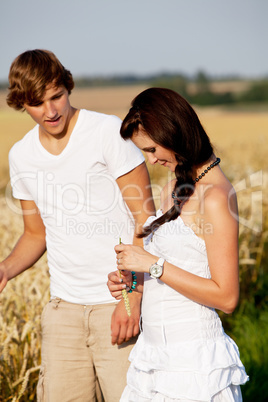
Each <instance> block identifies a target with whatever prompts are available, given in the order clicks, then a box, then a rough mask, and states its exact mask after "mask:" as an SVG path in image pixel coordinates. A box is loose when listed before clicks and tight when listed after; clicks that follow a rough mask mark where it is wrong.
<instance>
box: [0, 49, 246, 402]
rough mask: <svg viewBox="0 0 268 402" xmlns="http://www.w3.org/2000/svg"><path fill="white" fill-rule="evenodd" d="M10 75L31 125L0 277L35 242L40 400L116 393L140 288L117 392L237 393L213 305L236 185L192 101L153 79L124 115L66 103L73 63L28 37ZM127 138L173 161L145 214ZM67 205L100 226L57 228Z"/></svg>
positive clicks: (26, 263)
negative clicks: (84, 231)
mask: <svg viewBox="0 0 268 402" xmlns="http://www.w3.org/2000/svg"><path fill="white" fill-rule="evenodd" d="M9 81H10V87H9V94H8V98H7V103H8V104H9V106H11V107H13V108H15V109H17V110H26V112H27V113H28V114H29V115H30V116H31V118H32V119H33V120H34V121H35V122H36V123H37V125H36V126H35V127H34V128H33V130H31V131H30V132H29V133H28V134H27V135H26V136H25V137H24V138H23V139H22V140H21V141H19V142H18V143H17V144H15V145H14V146H13V148H12V149H11V151H10V155H9V162H10V175H11V184H12V188H13V195H14V197H15V198H18V199H20V202H21V206H22V211H23V220H24V232H23V234H22V236H21V237H20V239H19V240H18V243H17V244H16V246H15V248H14V250H13V251H12V253H11V254H10V255H9V256H8V257H7V258H6V259H5V260H4V261H3V262H2V263H1V264H0V291H2V290H3V289H4V288H5V286H6V284H7V282H8V280H10V279H12V278H13V277H15V276H17V275H19V274H20V273H21V272H23V271H25V270H26V269H27V268H29V267H30V266H32V265H33V264H34V263H35V262H36V261H37V260H38V259H39V258H40V257H41V255H42V254H43V253H44V252H45V251H47V258H48V265H49V271H50V279H51V287H50V291H51V300H50V302H49V303H48V304H47V305H46V306H45V308H44V311H43V314H42V363H41V370H40V377H39V383H38V389H37V394H38V400H39V401H57V402H58V401H59V400H61V401H63V402H64V401H81V402H82V401H83V402H86V401H94V400H102V398H104V400H105V401H106V402H116V401H118V400H119V399H120V396H121V394H122V391H123V389H124V387H125V377H126V371H127V369H128V360H127V358H128V355H129V353H130V351H131V350H132V347H133V344H134V343H135V336H136V335H137V334H138V332H139V310H140V301H141V294H142V293H141V292H143V302H142V333H141V335H140V337H139V339H138V342H137V344H136V346H135V348H134V349H133V351H132V352H131V355H130V358H131V360H132V363H131V366H130V368H129V371H128V385H127V387H126V388H125V390H124V393H123V395H122V400H123V401H132V400H133V401H135V402H136V401H139V400H140V401H151V400H155V401H169V400H170V401H174V400H178V401H179V400H188V401H191V400H192V401H193V400H199V401H207V400H214V401H217V400H228V401H232V400H234V401H237V400H241V395H240V388H239V384H242V383H244V382H246V380H247V376H246V374H245V371H244V368H243V365H242V363H241V362H240V360H239V355H238V350H237V347H236V345H235V344H234V343H233V342H232V341H231V339H230V338H228V337H227V336H226V335H225V333H224V332H223V329H222V327H221V322H220V320H219V318H218V316H217V314H216V313H215V311H214V308H217V309H221V310H223V311H225V312H227V313H228V312H231V311H233V309H234V308H235V306H236V304H237V301H238V293H239V289H238V287H239V284H238V262H237V260H238V251H237V231H238V228H237V221H236V220H235V219H234V218H233V215H232V214H231V213H230V210H229V205H230V208H231V209H232V211H233V212H234V213H235V214H236V199H235V195H234V193H233V191H232V187H231V185H230V184H229V182H228V181H227V179H226V178H225V176H224V175H223V173H222V171H221V169H220V167H219V165H218V164H219V159H217V158H216V157H215V156H214V154H213V149H212V147H211V145H210V142H209V139H208V137H207V135H206V133H205V132H204V130H203V128H202V126H201V124H200V122H199V120H198V118H197V116H196V114H195V112H194V111H193V109H192V108H191V107H190V105H189V104H188V103H187V102H186V101H185V100H184V99H183V98H182V97H180V96H179V95H178V94H176V93H175V92H172V91H170V90H165V89H157V88H152V89H149V90H147V91H144V92H143V93H141V94H140V95H138V96H137V97H136V98H135V100H134V101H133V104H132V108H131V109H130V112H129V113H128V115H127V116H126V118H125V119H124V121H123V124H122V126H121V121H120V120H119V119H118V118H116V117H114V116H106V115H103V114H100V113H95V112H91V111H86V110H77V109H75V108H74V107H72V106H71V104H70V101H69V95H70V93H71V91H72V89H73V86H74V83H73V79H72V75H71V73H70V72H69V71H68V70H66V69H65V68H64V66H62V64H61V63H60V62H59V60H58V59H57V58H56V56H55V55H54V54H53V53H51V52H49V51H44V50H38V49H37V50H33V51H27V52H24V53H23V54H21V55H19V56H18V57H17V58H16V59H15V60H14V62H13V63H12V65H11V68H10V74H9ZM120 127H121V128H120ZM120 130H121V136H122V137H123V138H121V137H120V135H119V131H120ZM125 139H126V141H125ZM129 139H131V140H132V141H130V140H129ZM139 148H140V149H141V150H143V151H144V152H145V153H146V154H147V155H148V159H149V161H150V162H151V163H157V162H158V163H160V164H162V165H164V166H166V167H168V168H170V170H172V171H174V172H175V176H176V179H175V180H174V181H173V182H172V183H169V184H168V185H167V186H166V187H165V188H164V189H163V192H162V205H161V210H160V211H158V213H157V217H155V215H154V204H153V201H152V194H151V190H150V185H149V178H148V172H147V169H146V165H145V163H144V158H143V155H142V153H141V152H140V150H139ZM40 177H42V186H43V187H42V188H43V189H45V190H46V191H40V183H39V182H38V179H40ZM230 194H231V197H229V195H230ZM228 203H229V204H228ZM70 219H72V222H75V223H76V225H79V224H81V223H85V222H87V223H89V224H94V223H95V222H98V223H99V225H102V226H103V230H99V231H98V233H96V235H95V236H94V237H91V238H90V239H89V238H88V236H85V235H84V236H83V235H81V234H80V235H79V234H78V232H77V231H69V232H68V233H67V230H66V228H67V226H68V224H69V222H70ZM107 222H109V223H110V224H112V225H114V226H115V227H118V228H119V227H120V229H121V232H120V235H121V237H122V239H123V241H124V243H125V244H122V245H118V246H116V243H117V238H115V235H114V233H112V232H111V231H107V230H105V227H106V226H107V225H106V224H107ZM145 222H146V225H145V226H144V224H145ZM99 227H101V226H99ZM110 227H111V226H110ZM143 227H144V229H142V228H143ZM122 228H123V229H122ZM142 237H144V244H145V248H144V249H143V247H141V246H142V241H143V239H142ZM132 243H133V246H131V245H126V244H132ZM114 247H115V249H116V252H117V261H118V268H119V269H120V271H121V270H123V272H122V273H121V275H122V277H120V276H119V275H118V272H117V271H116V273H110V274H109V281H108V286H109V290H110V292H111V294H110V293H109V291H108V288H107V286H106V280H107V279H106V278H107V275H108V273H109V272H111V271H112V267H113V265H114V251H113V248H114ZM130 271H135V272H136V276H137V284H133V281H132V275H131V274H128V272H130ZM149 274H150V275H151V276H149ZM143 277H144V281H143ZM121 280H123V283H122V282H121ZM135 282H136V281H135ZM135 285H136V286H135ZM127 286H128V287H132V289H133V288H135V289H134V291H133V292H131V293H129V300H130V308H131V316H130V317H128V315H127V312H126V310H125V306H124V303H123V301H122V300H120V301H119V303H116V304H115V299H120V298H121V290H122V289H123V288H126V287H127ZM112 296H113V297H112ZM110 326H111V328H112V342H111V334H110ZM224 398H225V399H224Z"/></svg>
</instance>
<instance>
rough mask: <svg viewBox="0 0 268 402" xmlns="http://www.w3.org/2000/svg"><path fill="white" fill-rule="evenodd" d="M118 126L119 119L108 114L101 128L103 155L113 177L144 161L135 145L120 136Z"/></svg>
mask: <svg viewBox="0 0 268 402" xmlns="http://www.w3.org/2000/svg"><path fill="white" fill-rule="evenodd" d="M120 127H121V120H120V119H119V118H117V117H116V116H109V118H107V121H106V122H105V124H104V125H103V128H102V134H103V137H102V140H103V144H102V145H103V146H102V149H103V157H104V160H105V162H106V164H107V167H108V170H109V172H110V173H111V175H112V176H113V177H114V179H117V178H118V177H120V176H123V175H124V174H126V173H128V172H130V171H131V170H133V169H134V168H135V167H137V166H139V165H140V164H141V163H143V162H144V156H143V154H142V152H141V151H140V150H139V149H138V148H137V147H136V145H135V144H134V143H133V142H132V141H131V140H124V139H123V138H122V137H121V135H120Z"/></svg>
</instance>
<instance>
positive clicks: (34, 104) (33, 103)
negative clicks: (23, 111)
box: [29, 102, 43, 107]
mask: <svg viewBox="0 0 268 402" xmlns="http://www.w3.org/2000/svg"><path fill="white" fill-rule="evenodd" d="M42 103H43V102H31V103H29V106H34V107H37V106H41V105H42Z"/></svg>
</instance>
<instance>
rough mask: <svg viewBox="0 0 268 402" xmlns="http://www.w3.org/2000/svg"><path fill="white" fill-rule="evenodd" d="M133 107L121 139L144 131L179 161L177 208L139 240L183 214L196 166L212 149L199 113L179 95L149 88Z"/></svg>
mask: <svg viewBox="0 0 268 402" xmlns="http://www.w3.org/2000/svg"><path fill="white" fill-rule="evenodd" d="M131 105H132V107H131V109H130V110H129V112H128V114H127V115H126V117H125V118H124V120H123V123H122V126H121V130H120V134H121V136H122V138H124V139H128V138H132V136H133V134H135V133H136V132H137V131H138V130H139V129H140V128H142V129H143V130H144V131H145V132H146V134H147V135H148V136H149V137H150V138H151V139H152V140H153V141H154V142H155V143H157V144H159V145H161V146H162V147H164V148H166V149H169V150H171V151H173V152H174V153H175V158H176V160H177V162H178V164H177V166H176V168H175V176H176V179H177V181H176V183H175V187H174V195H175V199H174V205H173V206H172V207H171V209H169V210H168V211H167V212H166V213H165V214H164V215H162V216H161V217H160V218H158V219H156V220H155V221H154V222H153V223H152V224H151V225H149V226H147V227H145V228H144V229H143V232H142V233H141V234H140V235H139V237H144V236H147V235H149V234H150V233H151V232H153V231H155V230H156V229H157V228H158V227H159V226H161V225H162V224H163V223H165V222H169V221H171V220H174V219H176V218H177V217H178V216H179V215H180V213H181V209H182V206H183V205H184V204H185V202H186V201H187V200H188V199H189V197H190V196H191V195H192V194H193V192H194V186H195V183H194V182H193V175H194V174H195V170H196V167H198V166H199V165H202V164H204V163H205V162H206V161H207V160H208V159H209V158H210V157H211V156H212V154H213V147H212V145H211V143H210V140H209V137H208V136H207V134H206V132H205V130H204V128H203V127H202V124H201V123H200V121H199V118H198V116H197V114H196V113H195V111H194V110H193V108H192V107H191V105H189V103H188V102H187V101H186V100H185V99H184V98H183V97H182V96H180V95H179V94H178V93H177V92H174V91H172V90H170V89H164V88H149V89H147V90H145V91H143V92H141V93H140V94H139V95H138V96H137V97H136V98H134V100H133V101H132V103H131Z"/></svg>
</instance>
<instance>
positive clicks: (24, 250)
mask: <svg viewBox="0 0 268 402" xmlns="http://www.w3.org/2000/svg"><path fill="white" fill-rule="evenodd" d="M21 207H22V212H23V221H24V232H23V234H22V236H21V237H20V239H19V240H18V242H17V244H16V245H15V247H14V248H13V250H12V252H11V253H10V255H9V256H8V257H7V258H6V259H5V260H4V261H2V262H1V263H0V292H2V290H3V289H4V288H5V286H6V284H7V282H8V281H9V280H10V279H12V278H14V277H15V276H17V275H19V274H20V273H22V272H23V271H25V270H26V269H28V268H30V267H31V266H32V265H33V264H34V263H35V262H36V261H37V260H39V258H40V257H41V256H42V255H43V254H44V252H45V251H46V234H45V227H44V224H43V221H42V219H41V217H40V214H39V211H38V208H37V206H36V204H35V203H34V201H21Z"/></svg>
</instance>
